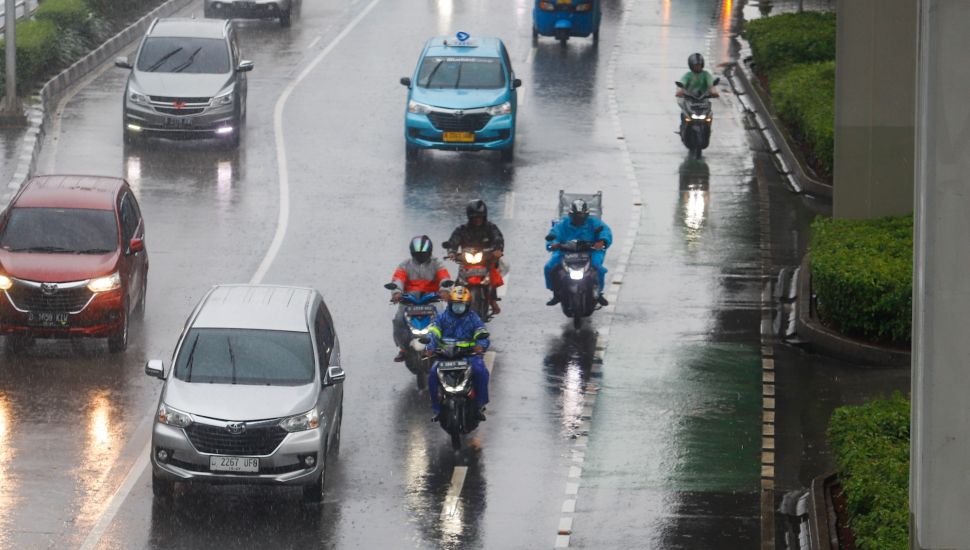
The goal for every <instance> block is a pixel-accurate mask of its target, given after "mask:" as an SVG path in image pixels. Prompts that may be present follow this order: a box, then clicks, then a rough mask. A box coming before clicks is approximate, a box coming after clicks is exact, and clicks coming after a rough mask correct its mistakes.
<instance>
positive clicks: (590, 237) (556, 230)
mask: <svg viewBox="0 0 970 550" xmlns="http://www.w3.org/2000/svg"><path fill="white" fill-rule="evenodd" d="M598 227H602V228H603V229H601V230H600V233H599V235H597V234H596V229H597V228H598ZM549 234H550V235H552V236H553V237H555V240H553V241H547V242H546V250H552V249H551V248H550V245H552V243H554V242H556V243H564V242H566V241H571V240H574V239H575V240H579V241H605V242H606V248H609V247H610V245H611V244H613V232H612V231H610V226H608V225H606V223H605V222H604V221H603V220H601V219H599V218H594V217H593V216H590V217H588V218H586V223H584V224H583V225H580V226H578V227H577V226H575V225H573V224H572V222H570V221H569V216H564V217H563V219H561V220H559V223H557V224H556V225H554V226H552V229H551V230H549Z"/></svg>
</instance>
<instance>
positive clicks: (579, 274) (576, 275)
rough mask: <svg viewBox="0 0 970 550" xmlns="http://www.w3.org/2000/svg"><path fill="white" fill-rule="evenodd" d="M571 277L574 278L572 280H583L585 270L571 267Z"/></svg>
mask: <svg viewBox="0 0 970 550" xmlns="http://www.w3.org/2000/svg"><path fill="white" fill-rule="evenodd" d="M569 278H570V279H572V280H574V281H581V280H583V270H582V269H570V270H569Z"/></svg>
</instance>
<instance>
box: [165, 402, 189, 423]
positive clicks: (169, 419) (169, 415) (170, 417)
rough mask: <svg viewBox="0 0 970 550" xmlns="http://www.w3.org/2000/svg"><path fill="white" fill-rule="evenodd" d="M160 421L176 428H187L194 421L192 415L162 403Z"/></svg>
mask: <svg viewBox="0 0 970 550" xmlns="http://www.w3.org/2000/svg"><path fill="white" fill-rule="evenodd" d="M158 421H159V422H161V423H162V424H168V425H169V426H175V427H176V428H185V427H188V426H189V424H191V423H192V415H191V414H189V413H185V412H182V411H180V410H178V409H173V408H172V407H169V406H168V405H166V404H165V403H162V404H161V405H159V406H158Z"/></svg>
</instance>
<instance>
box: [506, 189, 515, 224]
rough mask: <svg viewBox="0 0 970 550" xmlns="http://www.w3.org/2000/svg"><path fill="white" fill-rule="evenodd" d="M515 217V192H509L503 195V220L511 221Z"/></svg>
mask: <svg viewBox="0 0 970 550" xmlns="http://www.w3.org/2000/svg"><path fill="white" fill-rule="evenodd" d="M514 217H515V191H509V192H508V193H507V194H506V195H505V219H507V220H511V219H512V218H514Z"/></svg>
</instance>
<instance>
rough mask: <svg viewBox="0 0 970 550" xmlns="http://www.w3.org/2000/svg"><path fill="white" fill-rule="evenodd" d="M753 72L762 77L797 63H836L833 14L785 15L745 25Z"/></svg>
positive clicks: (806, 13) (804, 13)
mask: <svg viewBox="0 0 970 550" xmlns="http://www.w3.org/2000/svg"><path fill="white" fill-rule="evenodd" d="M744 36H745V38H747V39H748V42H749V43H750V44H751V53H752V55H753V56H754V60H755V67H756V69H757V70H758V71H759V72H760V73H762V74H764V75H768V76H770V75H772V74H774V73H775V72H778V71H784V70H785V69H787V68H789V67H790V66H792V65H795V64H797V63H816V62H819V61H832V60H834V59H835V13H833V12H802V13H786V14H782V15H775V16H772V17H765V18H762V19H755V20H754V21H750V22H747V23H745V28H744Z"/></svg>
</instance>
